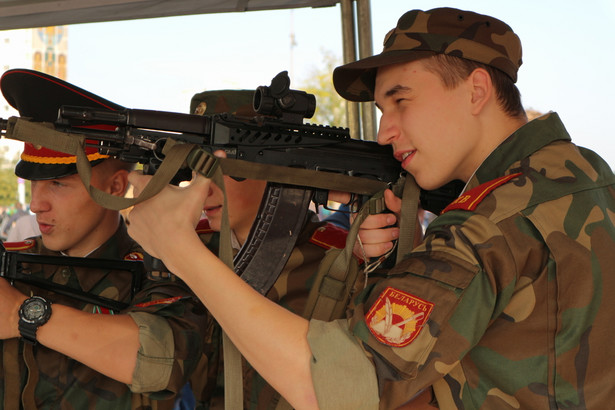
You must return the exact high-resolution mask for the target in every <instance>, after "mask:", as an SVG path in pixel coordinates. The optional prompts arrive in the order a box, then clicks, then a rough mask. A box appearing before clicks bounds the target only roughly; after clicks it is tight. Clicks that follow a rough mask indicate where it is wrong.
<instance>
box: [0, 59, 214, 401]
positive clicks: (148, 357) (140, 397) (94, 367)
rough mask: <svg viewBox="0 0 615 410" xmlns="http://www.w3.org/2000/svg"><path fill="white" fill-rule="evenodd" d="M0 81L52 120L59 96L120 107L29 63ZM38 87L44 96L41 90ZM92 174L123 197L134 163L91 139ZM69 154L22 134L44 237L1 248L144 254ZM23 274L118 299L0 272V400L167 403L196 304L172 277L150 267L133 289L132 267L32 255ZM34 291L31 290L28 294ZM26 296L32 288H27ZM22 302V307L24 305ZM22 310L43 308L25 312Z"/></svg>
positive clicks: (25, 174)
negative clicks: (116, 305) (99, 148)
mask: <svg viewBox="0 0 615 410" xmlns="http://www.w3.org/2000/svg"><path fill="white" fill-rule="evenodd" d="M0 88H1V90H2V92H3V94H4V96H5V97H6V99H7V101H9V103H10V104H12V105H13V106H14V107H15V108H16V109H18V110H19V112H20V114H21V115H22V116H27V117H30V118H33V119H35V120H37V121H39V120H40V121H53V120H54V119H55V116H56V115H57V111H58V108H59V107H60V105H63V104H67V105H80V106H92V107H97V108H106V109H114V110H117V109H121V108H122V107H120V106H118V105H117V104H114V103H111V102H109V101H106V100H104V99H102V98H100V97H97V96H95V95H93V94H91V93H89V92H87V91H85V90H82V89H80V88H77V87H75V86H73V85H71V84H68V83H66V82H63V81H62V80H59V79H57V78H54V77H50V76H47V75H45V74H42V73H38V72H36V71H31V70H11V71H8V72H6V73H4V75H3V76H2V79H1V80H0ZM39 95H43V96H44V98H42V99H41V98H39V97H38V96H39ZM87 155H88V159H89V160H90V163H91V164H92V166H93V168H92V184H93V185H95V186H96V187H98V188H99V189H102V190H104V191H106V192H108V193H110V194H113V195H119V196H123V195H124V193H125V191H126V189H127V187H128V182H127V175H128V172H130V170H132V168H133V167H132V165H131V164H128V163H124V162H122V161H119V160H116V159H112V158H107V157H105V156H101V155H99V154H98V153H97V152H96V150H95V149H88V151H87ZM75 162H76V158H75V157H74V156H71V155H66V154H63V153H61V152H57V151H53V150H50V149H47V148H43V147H37V146H34V145H32V144H26V145H25V147H24V150H23V153H22V155H21V159H20V161H19V162H18V164H17V166H16V168H15V173H16V174H17V176H19V177H21V178H24V179H28V180H30V181H32V202H31V204H30V207H31V210H32V211H33V212H34V213H35V214H36V215H37V221H38V224H39V226H40V230H41V236H39V237H34V238H30V239H28V240H26V241H24V242H20V243H5V247H6V248H7V249H8V250H12V251H19V252H26V253H36V254H42V255H53V256H59V255H68V256H76V257H86V258H101V259H115V260H137V261H138V260H142V257H143V249H142V248H141V247H140V246H139V245H138V244H137V243H136V242H135V241H134V240H133V239H131V238H130V237H129V236H128V233H127V231H126V224H125V223H124V222H123V220H122V218H121V216H120V214H119V212H117V211H112V210H108V209H105V208H102V207H101V206H99V205H98V204H96V203H95V202H94V201H92V200H91V198H90V196H89V194H88V192H87V190H86V189H85V187H84V186H83V183H82V182H81V180H80V178H79V176H78V175H77V174H76V172H77V170H76V165H75ZM29 271H31V275H33V276H34V277H39V278H40V279H42V280H46V281H48V282H50V283H53V284H54V285H59V286H64V287H66V288H68V289H70V290H71V291H73V292H80V291H81V292H85V293H88V294H89V295H91V296H93V297H98V296H101V297H104V298H107V299H111V300H113V301H117V302H121V303H123V304H125V305H126V306H127V307H126V308H125V309H123V310H121V311H113V310H110V309H109V308H108V307H107V306H106V305H105V304H104V303H103V302H102V301H101V302H100V304H98V302H97V300H98V299H95V300H92V301H91V302H84V301H81V300H79V299H76V298H73V297H71V296H67V295H64V294H62V293H61V292H56V291H54V290H51V289H50V288H51V286H49V287H45V286H44V285H42V286H40V287H39V286H34V285H31V284H28V283H25V282H20V281H15V283H14V287H11V286H10V285H9V283H8V282H7V281H6V280H5V279H4V278H2V279H0V311H1V312H3V313H2V315H0V316H1V319H0V339H2V340H0V348H1V349H2V352H3V355H2V359H1V360H0V369H1V371H0V398H1V400H2V403H1V404H0V408H5V409H18V408H27V409H34V408H76V409H86V408H97V409H109V410H111V409H114V410H116V409H172V408H173V405H174V402H175V397H174V396H175V393H177V392H179V391H180V389H181V387H182V386H183V385H184V383H185V381H186V379H187V377H188V376H189V375H190V373H191V371H192V370H193V369H194V367H195V366H196V363H197V360H198V358H199V357H200V355H201V344H200V343H199V342H198V341H199V340H200V338H201V333H200V331H201V330H200V329H201V328H203V329H205V328H206V327H207V325H208V323H207V317H206V316H205V315H204V311H203V307H202V305H201V304H200V303H198V302H197V301H196V300H195V298H194V297H192V296H191V295H192V294H191V292H190V291H189V289H187V287H186V286H185V285H183V284H182V283H181V282H180V281H176V280H172V279H171V278H169V279H166V280H153V279H152V278H149V277H147V276H144V277H143V280H142V283H140V288H141V291H139V292H138V293H136V294H133V292H132V291H131V289H132V275H131V274H130V272H128V271H122V270H119V269H110V268H100V267H76V266H56V265H32V266H30V267H29ZM31 295H33V296H31ZM29 296H31V297H29ZM20 305H21V308H20ZM28 312H30V313H37V312H40V313H41V315H40V316H37V317H29V316H28Z"/></svg>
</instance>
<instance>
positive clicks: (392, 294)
mask: <svg viewBox="0 0 615 410" xmlns="http://www.w3.org/2000/svg"><path fill="white" fill-rule="evenodd" d="M433 307H434V304H433V303H431V302H427V301H426V300H423V299H421V298H418V297H416V296H414V295H411V294H409V293H407V292H403V291H401V290H398V289H394V288H391V287H388V288H386V289H385V290H384V291H383V292H382V293H381V294H380V296H379V297H378V300H376V303H374V304H373V305H372V308H371V309H370V310H369V312H367V315H366V316H365V322H366V323H367V327H368V328H369V330H370V331H371V332H372V334H373V335H374V337H375V338H376V339H378V340H379V341H380V342H382V343H384V344H386V345H389V346H393V347H403V346H407V345H409V344H410V343H411V342H412V341H413V340H414V339H416V337H417V336H418V335H419V333H420V332H421V330H422V329H423V326H424V325H425V322H427V319H428V318H429V315H430V314H431V311H432V309H433Z"/></svg>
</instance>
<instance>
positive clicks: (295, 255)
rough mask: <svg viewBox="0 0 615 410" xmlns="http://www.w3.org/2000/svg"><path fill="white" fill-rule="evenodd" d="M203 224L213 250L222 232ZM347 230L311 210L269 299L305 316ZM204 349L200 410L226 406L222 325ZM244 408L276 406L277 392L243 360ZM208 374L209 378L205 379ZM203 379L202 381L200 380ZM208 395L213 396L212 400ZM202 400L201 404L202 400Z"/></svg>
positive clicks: (197, 375) (203, 236)
mask: <svg viewBox="0 0 615 410" xmlns="http://www.w3.org/2000/svg"><path fill="white" fill-rule="evenodd" d="M203 222H204V223H201V224H200V225H199V229H200V230H199V232H200V236H201V239H202V240H203V241H204V242H205V243H207V244H208V247H210V248H212V249H213V250H215V249H217V247H218V239H219V234H218V233H217V232H214V231H212V230H211V229H209V227H208V224H207V223H206V221H203ZM346 235H347V231H346V230H345V229H342V228H339V227H337V226H335V225H333V224H330V223H324V222H319V221H318V218H317V216H316V215H315V214H314V213H312V212H310V215H309V220H308V221H307V223H306V224H305V226H304V227H303V230H302V231H301V233H300V235H299V237H298V239H297V243H296V245H295V248H294V249H293V251H292V253H291V256H290V258H289V259H288V261H287V263H286V265H285V266H284V269H283V270H282V272H281V273H280V276H279V277H278V279H277V280H276V282H275V283H274V285H273V287H272V288H271V290H270V291H269V292H268V293H267V298H269V299H271V300H272V301H274V302H276V303H278V304H279V305H281V306H284V307H285V308H287V309H288V310H290V311H292V312H294V313H296V314H298V315H303V313H304V308H305V305H306V302H307V298H308V295H309V293H310V289H311V286H312V283H313V281H314V279H315V275H316V273H317V271H318V266H319V264H320V261H321V260H322V258H323V257H324V254H325V252H326V251H327V250H328V249H330V248H333V247H335V248H343V246H344V244H345V240H346ZM205 344H206V346H205V348H204V350H206V351H208V352H209V353H208V354H207V355H206V356H207V357H206V358H205V360H204V361H203V362H202V363H201V366H200V368H199V370H198V371H196V372H195V376H194V378H193V380H192V383H193V388H194V391H195V394H196V395H197V397H199V400H197V403H198V404H197V409H205V408H209V409H218V408H219V409H222V408H224V387H223V386H224V370H223V365H222V334H221V329H220V327H219V325H216V327H215V329H212V333H211V337H209V340H206V343H205ZM243 372H244V377H243V378H244V408H245V409H252V410H265V409H275V408H276V405H277V402H278V400H279V395H278V394H277V392H276V391H275V390H274V389H273V388H272V387H271V386H270V385H269V384H267V382H265V380H264V379H263V378H262V377H261V376H260V375H259V374H258V373H257V372H256V371H255V370H254V368H252V366H250V364H249V363H248V362H247V361H246V360H245V359H244V360H243ZM205 376H207V379H205ZM197 379H200V380H197ZM208 397H213V398H211V399H208ZM199 402H200V403H199Z"/></svg>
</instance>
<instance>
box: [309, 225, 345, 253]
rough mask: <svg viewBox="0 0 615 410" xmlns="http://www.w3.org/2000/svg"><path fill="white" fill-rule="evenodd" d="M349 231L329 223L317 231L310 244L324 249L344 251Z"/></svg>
mask: <svg viewBox="0 0 615 410" xmlns="http://www.w3.org/2000/svg"><path fill="white" fill-rule="evenodd" d="M346 236H348V231H347V230H346V229H344V228H340V227H339V226H336V225H334V224H332V223H327V224H326V225H323V226H321V227H320V228H318V229H316V230H315V231H314V233H313V234H312V237H311V238H310V242H311V243H313V244H314V245H318V246H320V247H321V248H324V249H331V248H338V249H344V246H346Z"/></svg>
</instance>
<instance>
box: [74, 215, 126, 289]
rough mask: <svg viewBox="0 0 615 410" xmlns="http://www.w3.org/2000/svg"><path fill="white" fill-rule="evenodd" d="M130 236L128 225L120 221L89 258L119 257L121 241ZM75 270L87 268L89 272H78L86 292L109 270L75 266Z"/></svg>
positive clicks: (80, 283)
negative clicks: (112, 232) (113, 231)
mask: <svg viewBox="0 0 615 410" xmlns="http://www.w3.org/2000/svg"><path fill="white" fill-rule="evenodd" d="M125 238H128V232H127V231H126V225H125V224H124V223H123V222H120V224H119V226H118V228H117V230H116V231H115V233H114V234H113V235H112V236H111V237H110V238H109V239H107V241H105V243H103V244H102V245H100V246H99V247H98V248H97V249H96V250H94V251H92V252H90V253H89V254H88V255H87V257H88V258H99V259H118V258H120V257H122V256H123V255H121V253H120V252H121V250H122V249H121V242H122V240H123V239H125ZM73 269H74V271H75V272H80V271H82V270H86V269H87V274H83V275H80V274H77V279H78V280H79V285H80V287H81V289H82V290H83V291H85V292H88V291H90V290H91V289H92V288H93V287H94V286H95V285H96V284H97V283H98V282H99V281H100V280H101V279H102V278H104V277H105V276H106V275H107V274H108V273H109V271H108V270H103V269H97V268H79V267H74V268H73Z"/></svg>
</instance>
